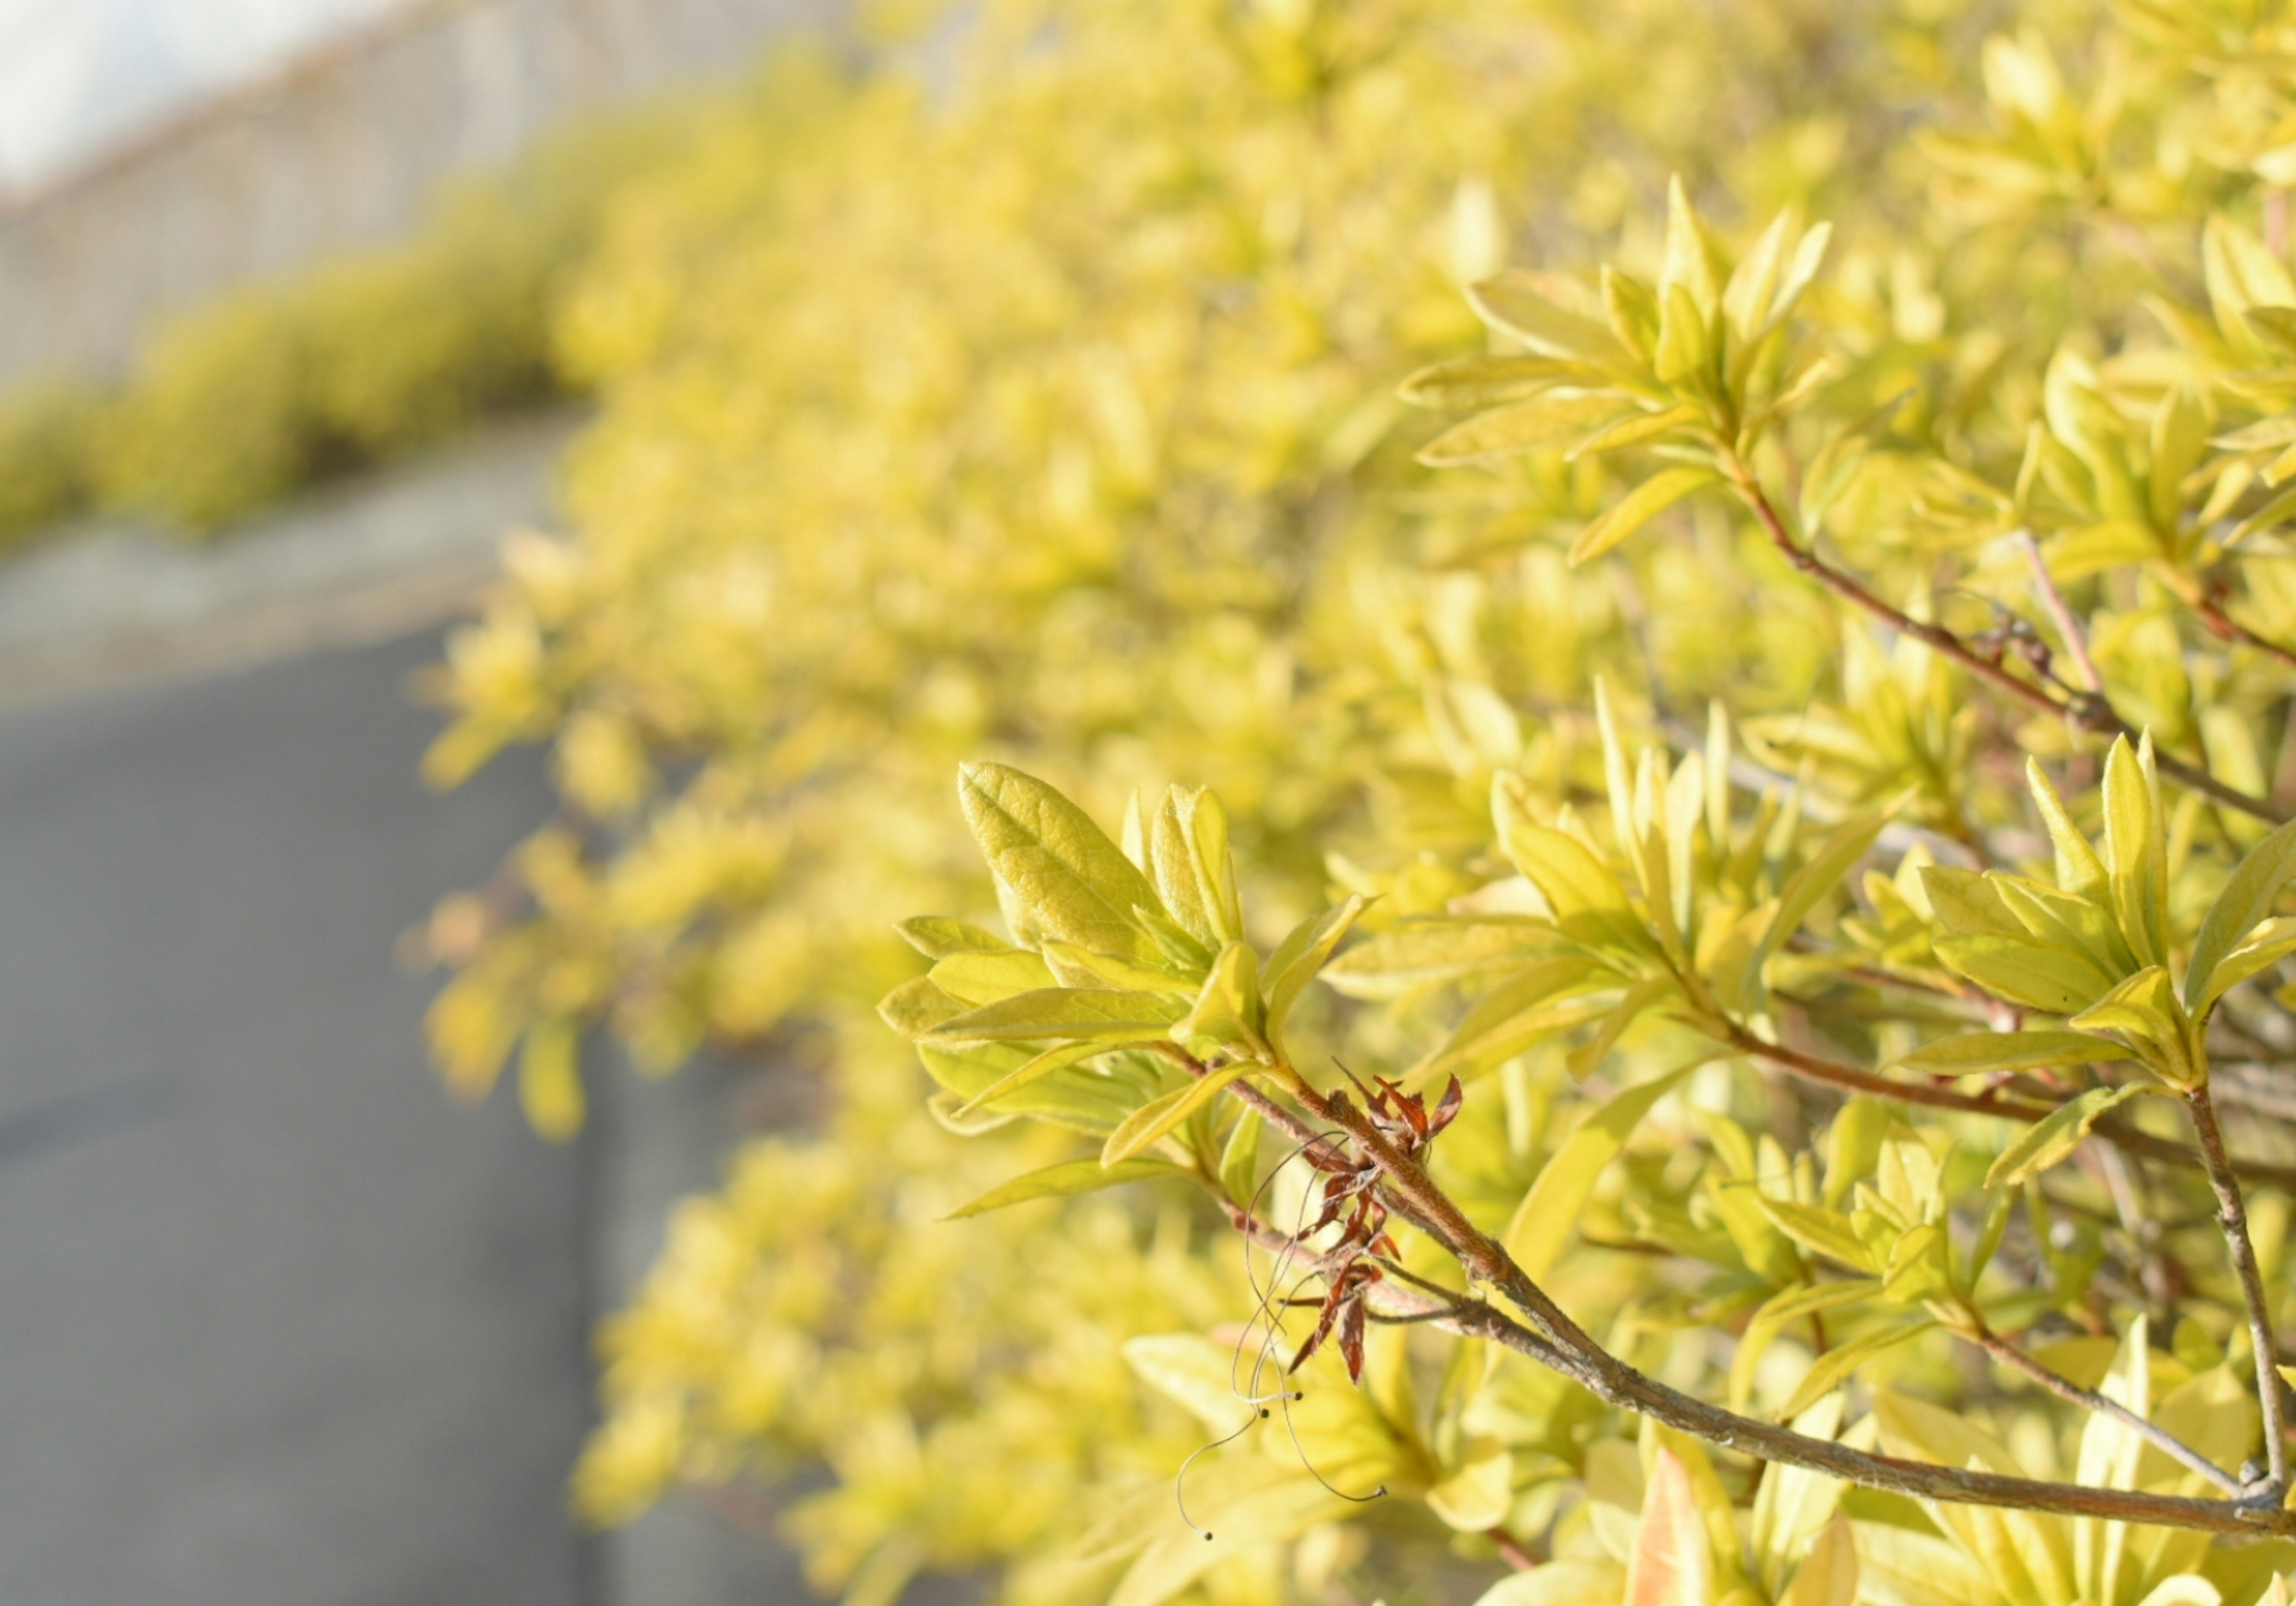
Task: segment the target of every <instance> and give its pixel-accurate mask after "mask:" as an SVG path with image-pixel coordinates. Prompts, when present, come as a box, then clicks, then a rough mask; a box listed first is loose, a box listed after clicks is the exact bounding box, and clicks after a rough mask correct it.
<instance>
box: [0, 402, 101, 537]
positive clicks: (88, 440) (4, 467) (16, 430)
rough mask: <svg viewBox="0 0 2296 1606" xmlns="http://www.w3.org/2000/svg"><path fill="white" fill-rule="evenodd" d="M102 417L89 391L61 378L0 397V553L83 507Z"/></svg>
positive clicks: (89, 487)
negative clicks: (2, 548)
mask: <svg viewBox="0 0 2296 1606" xmlns="http://www.w3.org/2000/svg"><path fill="white" fill-rule="evenodd" d="M102 412H103V404H102V398H101V397H100V396H99V395H98V394H97V392H96V391H95V390H94V389H92V388H91V387H89V386H86V385H84V384H81V383H79V382H78V381H74V380H70V379H66V378H61V377H53V376H50V377H43V378H40V379H37V380H33V381H28V382H26V383H24V384H21V385H19V386H17V387H16V388H15V389H12V390H10V391H7V392H5V393H0V545H6V544H12V543H14V542H16V541H20V540H21V539H23V538H24V537H27V536H30V535H35V534H37V533H38V532H39V531H41V530H43V529H47V528H48V527H49V526H51V525H53V524H54V523H56V522H57V521H58V520H62V519H64V518H67V517H69V516H70V514H71V513H72V512H75V511H76V510H78V508H80V507H82V506H84V505H86V502H87V499H88V497H89V496H90V494H91V492H92V490H93V482H94V472H95V453H96V442H97V431H98V429H99V426H100V421H101V419H102Z"/></svg>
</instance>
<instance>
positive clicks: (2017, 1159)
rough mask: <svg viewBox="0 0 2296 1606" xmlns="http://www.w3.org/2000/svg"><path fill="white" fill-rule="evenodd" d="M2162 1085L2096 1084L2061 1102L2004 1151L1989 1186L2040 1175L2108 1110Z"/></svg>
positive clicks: (2005, 1185)
mask: <svg viewBox="0 0 2296 1606" xmlns="http://www.w3.org/2000/svg"><path fill="white" fill-rule="evenodd" d="M2160 1091H2161V1089H2159V1088H2157V1087H2153V1086H2147V1085H2144V1084H2142V1083H2136V1084H2131V1085H2130V1086H2126V1087H2092V1088H2090V1089H2089V1090H2088V1091H2087V1093H2085V1094H2081V1095H2080V1096H2079V1098H2077V1099H2074V1100H2072V1101H2071V1102H2069V1103H2065V1104H2061V1105H2059V1106H2058V1107H2057V1109H2056V1110H2054V1111H2053V1112H2052V1113H2051V1114H2050V1115H2049V1116H2048V1117H2047V1118H2046V1119H2043V1120H2039V1121H2036V1122H2035V1123H2034V1124H2033V1125H2032V1126H2030V1127H2027V1128H2026V1129H2025V1131H2024V1132H2023V1133H2022V1134H2021V1135H2020V1136H2019V1137H2018V1139H2017V1141H2016V1142H2015V1143H2012V1144H2010V1145H2009V1146H2008V1147H2007V1148H2006V1149H2004V1150H2003V1151H2001V1158H2000V1159H1997V1160H1995V1161H1994V1162H1993V1166H1992V1168H1991V1169H1990V1170H1989V1171H1987V1172H1986V1174H1985V1185H1986V1186H1987V1187H1989V1188H2013V1187H2015V1186H2017V1185H2018V1184H2021V1183H2022V1182H2023V1181H2024V1180H2025V1179H2026V1178H2027V1177H2029V1176H2039V1175H2040V1174H2041V1173H2042V1172H2044V1171H2046V1170H2047V1169H2048V1168H2050V1167H2051V1166H2054V1165H2055V1164H2057V1163H2058V1162H2059V1161H2060V1160H2062V1159H2065V1157H2066V1156H2068V1155H2070V1154H2071V1153H2072V1151H2074V1150H2076V1149H2078V1148H2079V1147H2080V1143H2081V1140H2082V1139H2083V1138H2085V1137H2087V1135H2088V1132H2089V1128H2090V1127H2094V1126H2095V1125H2096V1123H2097V1121H2098V1119H2099V1118H2101V1117H2102V1116H2103V1114H2104V1112H2105V1111H2106V1110H2111V1109H2112V1108H2113V1107H2114V1106H2116V1105H2119V1104H2125V1103H2127V1102H2128V1101H2129V1100H2130V1099H2134V1098H2139V1097H2142V1096H2143V1095H2144V1094H2148V1093H2159V1092H2160Z"/></svg>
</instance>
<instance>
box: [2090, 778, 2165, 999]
mask: <svg viewBox="0 0 2296 1606" xmlns="http://www.w3.org/2000/svg"><path fill="white" fill-rule="evenodd" d="M2163 824H2164V822H2163V821H2162V819H2161V783H2160V780H2159V778H2158V777H2157V776H2156V775H2155V774H2153V743H2152V739H2151V738H2150V737H2147V738H2145V740H2144V742H2143V744H2142V745H2141V746H2139V747H2137V748H2135V749H2132V748H2130V746H2129V745H2128V738H2127V737H2126V736H2120V737H2116V738H2115V739H2114V741H2113V743H2112V751H2111V752H2110V753H2108V754H2106V755H2105V760H2104V854H2103V858H2104V872H2105V877H2106V880H2107V881H2108V882H2109V883H2110V885H2111V888H2112V909H2113V913H2114V914H2116V915H2117V916H2119V917H2120V930H2121V934H2122V935H2123V936H2124V937H2126V938H2128V946H2129V948H2130V950H2131V951H2132V952H2133V953H2135V954H2136V958H2137V962H2138V963H2141V964H2161V963H2164V962H2165V961H2166V959H2167V956H2168V948H2167V944H2166V942H2165V941H2164V932H2163V930H2162V916H2163V912H2164V909H2165V907H2166V905H2167V903H2168V875H2169V864H2168V859H2169V853H2168V848H2167V846H2166V844H2165V842H2164V840H2163V837H2162V827H2163Z"/></svg>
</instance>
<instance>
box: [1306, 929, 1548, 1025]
mask: <svg viewBox="0 0 2296 1606" xmlns="http://www.w3.org/2000/svg"><path fill="white" fill-rule="evenodd" d="M1323 918H1328V915H1326V916H1324V917H1323ZM1292 935H1293V937H1297V936H1298V935H1299V933H1298V932H1296V931H1295V932H1294V933H1293V934H1292ZM1284 940H1285V944H1286V946H1289V945H1290V943H1291V941H1292V938H1285V939H1284ZM1559 942H1560V939H1559V938H1557V937H1556V936H1555V934H1554V931H1553V930H1550V929H1549V928H1548V927H1547V926H1546V923H1545V922H1538V923H1536V924H1534V923H1532V922H1529V921H1512V922H1510V921H1503V920H1496V919H1490V920H1474V919H1470V918H1466V917H1464V916H1456V915H1448V914H1436V915H1425V916H1417V917H1413V918H1409V919H1405V920H1399V921H1397V922H1395V923H1394V924H1393V925H1391V926H1390V927H1388V928H1387V929H1386V930H1382V931H1377V932H1374V933H1373V934H1372V935H1370V936H1368V937H1366V938H1364V939H1363V940H1362V941H1360V942H1357V944H1356V945H1355V946H1352V947H1350V948H1349V950H1348V951H1347V952H1346V953H1344V954H1342V955H1340V956H1339V957H1338V958H1337V959H1335V960H1333V961H1332V962H1331V963H1329V964H1327V965H1325V966H1324V967H1323V971H1322V974H1323V978H1324V985H1325V986H1327V987H1331V988H1332V989H1333V991H1335V992H1339V993H1342V994H1344V995H1346V996H1348V997H1350V998H1399V997H1401V996H1404V995H1405V994H1406V993H1410V992H1414V991H1416V990H1418V989H1419V988H1422V987H1438V986H1442V985H1444V984H1447V983H1450V982H1456V981H1464V980H1467V979H1470V978H1472V977H1476V976H1484V975H1488V974H1489V973H1490V972H1491V971H1508V970H1513V969H1516V968H1517V967H1519V966H1521V965H1522V964H1523V963H1527V962H1529V961H1530V960H1534V959H1551V958H1553V957H1554V955H1555V950H1556V948H1557V946H1559ZM1283 951H1284V950H1283V949H1282V948H1279V949H1277V950H1276V955H1277V959H1272V960H1270V961H1269V962H1268V963H1269V968H1270V971H1271V972H1275V971H1278V969H1279V966H1278V964H1277V960H1280V959H1281V958H1282V956H1283ZM1274 986H1275V984H1273V983H1271V984H1270V992H1269V998H1268V1007H1269V1010H1270V1012H1271V1013H1272V1012H1273V1011H1274V1008H1275V996H1274Z"/></svg>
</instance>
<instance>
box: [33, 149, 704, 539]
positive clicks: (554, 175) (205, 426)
mask: <svg viewBox="0 0 2296 1606" xmlns="http://www.w3.org/2000/svg"><path fill="white" fill-rule="evenodd" d="M716 115H718V113H717V111H716V109H715V108H714V107H703V106H695V107H687V108H678V109H661V110H655V109H649V110H647V111H643V112H637V113H632V114H628V115H627V116H624V117H621V118H619V119H615V120H613V121H611V122H607V123H602V124H598V125H595V126H589V127H579V128H577V129H575V130H573V131H571V132H570V133H568V134H564V135H557V136H554V137H552V138H549V139H545V141H544V142H542V143H541V144H540V145H538V146H537V148H536V149H535V150H534V151H532V152H529V153H528V154H526V155H525V156H523V157H521V159H519V160H517V161H516V162H514V163H512V165H511V166H510V167H508V168H505V169H504V171H502V172H500V173H496V174H493V175H490V176H487V177H485V178H482V179H476V180H467V181H463V182H462V183H460V184H456V185H454V186H451V187H450V188H449V189H448V190H447V192H445V193H442V195H441V196H440V197H439V201H438V202H437V203H436V205H435V206H434V208H433V209H432V212H431V215H430V218H429V219H428V221H427V222H426V223H425V224H424V225H423V226H422V228H421V229H420V230H419V231H418V232H417V233H416V234H414V236H413V237H412V238H411V239H409V240H407V241H406V242H402V243H399V244H397V245H392V246H389V247H385V248H381V249H377V250H370V251H365V252H361V253H356V254H351V255H347V256H343V257H340V258H333V259H331V260H329V261H326V262H324V263H322V264H320V265H319V266H316V267H314V268H311V269H309V270H307V271H305V272H303V273H300V274H297V275H296V276H294V277H292V278H290V279H286V280H283V281H280V282H277V283H264V284H259V285H255V286H252V287H250V288H248V289H246V290H242V291H235V292H234V293H232V294H230V295H228V296H225V297H224V298H222V299H217V300H216V301H213V302H209V303H204V304H201V305H199V306H196V307H192V308H190V309H189V310H187V311H185V312H183V313H181V314H178V315H175V316H174V317H172V318H170V319H168V320H167V321H165V322H163V323H162V324H160V327H159V328H157V329H156V330H155V331H154V332H152V337H151V340H150V343H149V345H148V347H147V348H146V349H145V350H144V351H143V354H142V357H141V360H140V361H139V363H138V365H137V366H136V368H135V372H134V373H132V374H131V375H130V376H129V377H128V379H127V381H126V382H125V383H124V384H123V385H122V386H120V387H119V389H117V391H116V392H106V391H104V390H102V389H97V388H95V387H93V386H90V385H87V384H84V383H75V382H70V381H61V380H56V379H52V378H48V379H35V380H32V381H26V382H24V383H23V384H21V385H20V386H18V387H17V388H16V389H14V390H13V391H11V392H9V393H7V394H6V395H4V396H0V541H16V540H21V539H25V538H27V537H34V536H37V535H38V534H40V533H41V532H43V531H45V530H47V529H52V528H53V527H54V526H56V525H57V524H58V523H60V522H61V521H63V520H69V519H70V518H71V517H73V516H74V515H76V514H79V513H84V512H87V511H89V510H90V509H92V508H98V507H107V508H118V509H124V510H129V511H133V512H139V513H143V514H147V515H151V516H154V517H157V518H160V519H161V520H166V521H167V522H168V523H169V524H170V525H172V526H174V527H176V528H178V529H184V530H186V531H191V532H194V533H204V532H208V531H211V530H214V529H218V528H220V527H222V526H224V525H226V524H229V523H232V522H234V521H235V520H240V519H243V518H245V517H246V516H248V515H249V514H250V513H252V512H256V511H258V510H259V509H260V508H262V507H263V506H264V505H266V504H268V503H271V502H274V501H275V500H277V499H278V498H279V497H280V496H283V495H285V494H287V493H289V492H291V491H293V490H295V489H297V488H300V487H302V486H304V485H307V484H308V483H310V482H311V481H312V480H314V479H316V478H319V477H320V476H322V475H324V474H326V473H328V472H331V471H339V470H340V469H343V468H345V467H348V466H351V465H355V464H360V463H375V462H380V461H384V460H388V459H389V458H393V457H397V456H400V455H405V454H406V453H408V452H411V451H414V450H417V449H419V448H421V447H425V446H429V445H432V444H435V443H436V442H438V441H439V440H440V439H441V438H445V437H447V436H449V435H451V434H452V433H454V432H455V431H456V430H462V429H465V428H467V427H469V426H470V425H471V424H472V423H474V422H478V421H479V420H480V419H482V418H484V417H486V416H487V415H488V414H496V413H499V412H502V411H504V410H506V409H511V408H515V407H520V406H531V405H534V404H536V403H537V402H540V401H543V400H545V399H547V398H549V397H553V396H555V395H559V394H562V392H563V390H564V389H566V386H567V382H568V381H567V380H566V378H565V376H564V375H562V373H561V370H560V365H558V363H557V362H556V360H555V356H554V354H553V349H552V338H553V323H552V317H551V312H552V307H553V300H554V298H555V295H556V293H557V288H558V285H559V284H560V283H561V282H562V280H563V279H564V278H565V276H566V275H567V274H569V273H570V272H571V271H573V269H574V266H575V265H576V264H578V262H579V261H580V260H581V259H582V258H583V257H584V256H585V255H586V252H587V250H589V246H590V242H591V240H592V237H593V236H594V233H595V231H596V228H597V225H598V221H599V219H600V217H602V216H603V214H604V212H605V210H606V209H607V208H608V207H609V206H610V204H611V201H612V198H613V196H614V195H615V194H616V193H618V192H619V189H620V188H621V187H622V186H623V185H625V184H629V183H631V182H633V181H635V179H636V178H638V177H639V176H642V175H644V173H646V172H648V171H651V170H652V169H653V168H656V167H658V166H660V165H661V164H663V163H664V162H666V161H668V160H671V159H672V158H673V156H674V153H675V152H677V151H678V150H679V149H681V148H682V146H683V144H684V143H685V141H686V140H687V139H689V138H691V137H693V127H692V125H693V124H696V123H701V124H706V123H707V122H708V121H709V119H711V118H713V117H715V116H716Z"/></svg>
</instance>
